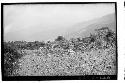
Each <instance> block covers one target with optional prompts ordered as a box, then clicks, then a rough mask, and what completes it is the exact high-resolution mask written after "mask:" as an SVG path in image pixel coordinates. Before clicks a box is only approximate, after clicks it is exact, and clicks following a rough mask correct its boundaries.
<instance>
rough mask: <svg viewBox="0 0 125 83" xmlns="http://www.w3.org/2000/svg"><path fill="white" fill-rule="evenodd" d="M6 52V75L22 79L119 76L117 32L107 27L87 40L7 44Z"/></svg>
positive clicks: (58, 39)
mask: <svg viewBox="0 0 125 83" xmlns="http://www.w3.org/2000/svg"><path fill="white" fill-rule="evenodd" d="M10 47H12V48H10ZM4 50H5V51H4V64H5V66H4V67H5V68H4V69H5V75H9V74H8V72H10V71H11V74H12V73H15V74H14V75H20V76H26V75H29V76H38V75H40V76H46V75H49V76H50V75H59V76H61V75H115V74H116V33H115V32H113V31H111V30H109V28H108V27H103V28H101V29H97V30H96V33H95V34H90V36H89V37H85V38H80V37H79V38H71V39H70V40H67V39H65V38H64V37H63V36H58V37H57V39H55V41H53V42H51V41H48V42H44V41H42V42H39V41H34V42H26V41H15V42H13V41H12V42H5V43H4ZM9 59H11V60H9ZM14 62H18V64H16V65H17V68H16V69H13V66H15V65H14V64H13V63H14ZM11 65H12V66H11ZM12 75H13V74H12Z"/></svg>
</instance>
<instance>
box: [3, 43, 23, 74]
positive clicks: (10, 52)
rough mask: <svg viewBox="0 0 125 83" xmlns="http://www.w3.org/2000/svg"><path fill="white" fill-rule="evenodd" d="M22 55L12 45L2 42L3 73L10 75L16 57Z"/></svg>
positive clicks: (14, 66) (14, 65)
mask: <svg viewBox="0 0 125 83" xmlns="http://www.w3.org/2000/svg"><path fill="white" fill-rule="evenodd" d="M21 57H22V55H21V54H19V53H18V52H17V50H16V49H14V48H13V47H10V46H8V45H7V44H6V43H4V75H5V76H12V75H13V70H14V69H15V68H16V67H17V59H19V58H21Z"/></svg>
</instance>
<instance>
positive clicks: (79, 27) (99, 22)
mask: <svg viewBox="0 0 125 83" xmlns="http://www.w3.org/2000/svg"><path fill="white" fill-rule="evenodd" d="M100 27H109V29H111V30H113V31H115V30H116V21H115V14H114V13H113V14H109V15H106V16H103V17H101V18H96V19H93V20H90V21H86V22H81V23H79V24H76V25H74V26H72V27H71V28H70V29H68V30H67V34H66V35H65V36H64V37H65V38H67V39H70V38H74V37H75V38H77V37H86V36H89V35H90V33H95V31H94V30H95V29H98V28H100ZM83 34H84V35H83Z"/></svg>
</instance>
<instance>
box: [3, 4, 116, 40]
mask: <svg viewBox="0 0 125 83" xmlns="http://www.w3.org/2000/svg"><path fill="white" fill-rule="evenodd" d="M114 13H115V5H114V4H78V5H77V4H56V5H54V4H50V5H47V4H41V5H35V4H34V5H5V6H4V40H5V41H15V40H26V41H35V40H38V41H42V40H44V41H47V40H53V39H55V38H56V37H57V36H58V35H63V36H67V34H71V33H73V34H74V32H75V31H79V30H81V29H82V31H83V32H85V31H87V29H88V28H86V27H88V26H90V25H92V24H94V23H95V22H96V24H97V23H99V22H101V23H103V25H104V24H106V25H107V23H109V22H111V21H113V23H114V22H115V20H114V19H115V16H114ZM106 16H108V17H106ZM112 16H113V17H112ZM109 17H111V18H112V20H110V18H109ZM104 18H106V20H105V21H102V20H101V21H100V19H104ZM107 19H108V21H107ZM108 25H109V24H108ZM108 25H107V26H108ZM112 25H113V26H114V24H111V23H110V26H112ZM79 26H80V28H79ZM101 26H102V25H101ZM89 29H90V28H89ZM77 33H78V32H77ZM75 35H76V33H75Z"/></svg>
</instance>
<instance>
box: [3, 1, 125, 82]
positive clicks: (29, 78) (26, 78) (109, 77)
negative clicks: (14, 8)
mask: <svg viewBox="0 0 125 83" xmlns="http://www.w3.org/2000/svg"><path fill="white" fill-rule="evenodd" d="M111 3H114V4H115V17H116V40H117V41H118V39H117V2H21V3H1V48H3V47H4V46H3V41H4V39H3V37H4V36H3V35H4V30H3V27H4V26H3V25H4V19H3V15H4V14H3V11H4V9H3V6H4V5H30V4H111ZM124 6H125V2H124ZM117 41H116V63H117V64H116V65H117V66H116V75H86V76H10V77H5V76H4V75H3V72H2V71H3V70H4V65H3V63H4V55H3V49H1V70H2V71H1V74H2V81H41V80H42V81H45V80H46V81H47V80H117V77H118V46H117V45H118V43H117Z"/></svg>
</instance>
